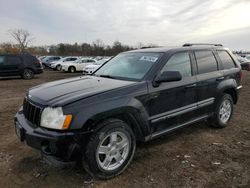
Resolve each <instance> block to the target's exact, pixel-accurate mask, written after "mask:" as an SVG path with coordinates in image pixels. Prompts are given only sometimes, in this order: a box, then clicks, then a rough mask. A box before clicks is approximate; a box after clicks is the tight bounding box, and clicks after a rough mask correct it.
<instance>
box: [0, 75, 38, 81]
mask: <svg viewBox="0 0 250 188" xmlns="http://www.w3.org/2000/svg"><path fill="white" fill-rule="evenodd" d="M38 78H39V77H36V76H35V77H34V78H32V79H27V80H34V79H35V80H36V79H38ZM8 80H25V79H23V78H21V77H20V76H13V77H12V76H11V77H0V81H8Z"/></svg>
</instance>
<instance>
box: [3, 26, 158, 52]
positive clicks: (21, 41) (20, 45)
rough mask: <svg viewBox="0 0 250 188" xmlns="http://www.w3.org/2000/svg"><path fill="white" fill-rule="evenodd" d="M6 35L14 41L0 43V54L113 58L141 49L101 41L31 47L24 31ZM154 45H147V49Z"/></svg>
mask: <svg viewBox="0 0 250 188" xmlns="http://www.w3.org/2000/svg"><path fill="white" fill-rule="evenodd" d="M8 34H9V35H10V36H12V38H13V39H14V40H15V42H16V43H15V44H12V43H9V42H7V43H0V53H9V54H13V53H14V54H17V53H30V54H33V55H60V56H114V55H116V54H118V53H120V52H124V51H128V50H133V49H138V48H142V47H143V44H142V43H138V45H137V46H136V47H132V46H129V45H125V44H122V43H121V42H120V41H114V42H113V44H112V45H106V44H104V42H103V41H102V40H101V39H97V40H95V41H94V42H92V43H85V42H84V43H74V44H66V43H59V44H57V45H50V46H31V43H32V40H33V39H34V38H33V37H32V35H31V34H30V33H29V32H28V31H27V30H24V29H12V30H8ZM153 46H155V45H153V44H149V45H147V47H153Z"/></svg>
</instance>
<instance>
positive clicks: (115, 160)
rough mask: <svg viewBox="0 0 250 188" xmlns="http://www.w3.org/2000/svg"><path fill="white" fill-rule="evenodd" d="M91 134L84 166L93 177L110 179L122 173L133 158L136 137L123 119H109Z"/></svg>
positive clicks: (84, 157)
mask: <svg viewBox="0 0 250 188" xmlns="http://www.w3.org/2000/svg"><path fill="white" fill-rule="evenodd" d="M98 126H99V127H102V128H101V129H99V130H98V131H97V132H96V133H93V134H92V135H91V136H90V139H89V142H88V144H87V145H86V148H85V154H84V156H83V166H84V167H85V169H86V171H87V172H88V173H89V174H90V175H91V176H93V177H96V178H99V179H110V178H113V177H115V176H117V175H119V174H121V173H122V172H123V171H124V170H125V169H126V168H127V166H128V165H129V164H130V162H131V160H132V159H133V156H134V152H135V148H136V139H135V136H134V133H133V131H132V130H131V129H130V127H129V126H128V125H127V124H126V123H125V122H124V121H122V120H119V119H109V120H106V121H104V122H103V123H100V124H98Z"/></svg>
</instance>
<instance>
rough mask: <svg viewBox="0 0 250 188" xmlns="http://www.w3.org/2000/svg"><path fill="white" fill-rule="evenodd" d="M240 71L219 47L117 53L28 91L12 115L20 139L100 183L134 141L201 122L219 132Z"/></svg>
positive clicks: (122, 163)
mask: <svg viewBox="0 0 250 188" xmlns="http://www.w3.org/2000/svg"><path fill="white" fill-rule="evenodd" d="M241 77H242V73H241V69H240V65H239V63H238V62H237V60H236V59H234V57H233V55H232V53H231V52H230V51H229V50H228V49H226V48H224V47H223V46H220V45H200V46H198V45H192V44H186V45H184V46H183V47H178V48H149V49H141V50H135V51H129V52H124V53H121V54H119V55H117V56H116V57H114V58H113V59H111V60H110V61H108V62H106V63H105V64H104V65H103V66H102V67H100V68H99V69H98V70H97V71H95V72H94V74H92V75H91V76H82V77H77V78H70V79H66V80H60V81H55V82H51V83H47V84H42V85H40V86H37V87H34V88H31V89H30V90H29V91H28V92H27V96H26V97H25V99H24V102H23V107H22V108H21V109H20V110H19V112H18V113H17V114H16V116H15V129H16V133H17V135H18V137H19V138H20V140H21V141H24V140H25V141H26V143H27V144H28V145H29V146H31V147H33V148H36V149H39V150H41V151H42V153H44V154H46V155H50V156H54V157H55V158H57V159H59V160H61V161H63V162H67V161H73V160H79V159H80V160H81V161H82V162H83V164H84V166H85V167H86V169H87V171H88V172H89V173H90V174H91V175H93V176H95V177H98V178H101V179H107V178H111V177H114V176H115V175H118V174H120V173H121V172H123V171H124V170H125V169H126V168H127V166H128V165H129V163H130V162H131V160H132V158H133V156H134V152H135V148H136V143H137V142H138V141H142V142H145V141H149V140H151V139H154V138H156V137H159V136H161V135H164V134H166V133H169V132H171V131H174V130H176V129H178V128H181V127H184V126H187V125H190V124H192V123H195V122H198V121H202V120H208V121H209V122H210V124H211V126H214V127H218V128H223V127H226V126H227V125H228V122H229V120H230V118H231V116H232V113H233V104H236V103H237V100H238V93H239V90H240V89H241V87H242V86H241V85H240V82H241Z"/></svg>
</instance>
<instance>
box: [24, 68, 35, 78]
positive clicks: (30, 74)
mask: <svg viewBox="0 0 250 188" xmlns="http://www.w3.org/2000/svg"><path fill="white" fill-rule="evenodd" d="M22 78H23V79H27V80H28V79H32V78H34V71H33V70H31V69H24V70H23V73H22Z"/></svg>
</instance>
